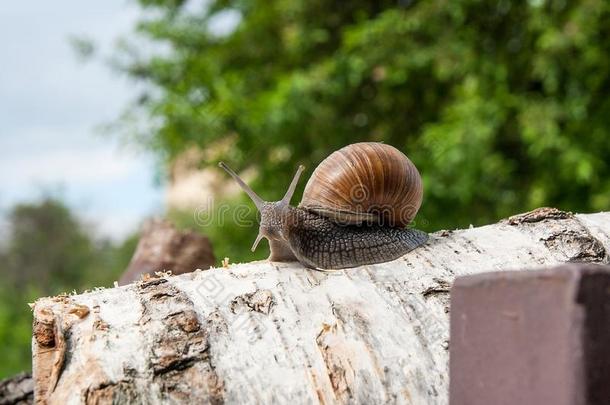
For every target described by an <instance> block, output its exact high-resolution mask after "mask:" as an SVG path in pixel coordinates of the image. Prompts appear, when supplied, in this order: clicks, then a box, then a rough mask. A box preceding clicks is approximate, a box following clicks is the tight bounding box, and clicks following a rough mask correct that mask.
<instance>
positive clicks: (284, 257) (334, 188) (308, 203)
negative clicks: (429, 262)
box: [220, 142, 428, 269]
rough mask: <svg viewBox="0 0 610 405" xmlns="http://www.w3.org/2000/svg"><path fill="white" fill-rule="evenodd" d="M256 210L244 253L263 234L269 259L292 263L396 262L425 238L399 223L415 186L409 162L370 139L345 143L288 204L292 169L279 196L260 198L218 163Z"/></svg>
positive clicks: (409, 215)
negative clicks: (256, 223)
mask: <svg viewBox="0 0 610 405" xmlns="http://www.w3.org/2000/svg"><path fill="white" fill-rule="evenodd" d="M220 166H221V167H222V168H224V169H225V170H226V171H227V172H228V173H229V174H230V175H231V176H232V177H233V178H234V179H235V180H236V181H237V183H238V184H239V185H240V186H241V188H242V189H243V190H244V191H245V192H246V193H247V194H248V195H249V196H250V198H251V199H252V200H253V201H254V203H255V204H256V207H257V209H258V210H259V212H260V214H261V222H260V228H259V234H258V236H257V238H256V240H255V242H254V245H253V246H252V250H253V251H254V250H255V249H256V246H257V245H258V243H259V242H260V240H261V239H262V238H263V237H265V238H267V239H268V240H269V246H270V250H271V254H270V256H269V260H271V261H299V262H301V263H302V264H303V265H305V266H307V267H310V268H316V269H342V268H348V267H356V266H361V265H366V264H374V263H381V262H386V261H390V260H394V259H397V258H398V257H400V256H402V255H404V254H406V253H407V252H409V251H411V250H413V249H415V248H416V247H418V246H420V245H422V244H423V243H425V242H426V241H427V239H428V235H427V234H426V233H425V232H422V231H419V230H416V229H410V228H405V226H406V225H408V224H409V223H410V222H411V221H412V219H413V218H414V217H415V214H416V213H417V210H418V209H419V207H420V205H421V201H422V195H423V187H422V183H421V177H420V175H419V173H418V171H417V169H416V168H415V165H413V163H412V162H411V161H410V160H409V159H408V158H407V157H406V156H405V155H404V154H403V153H402V152H400V151H399V150H397V149H396V148H394V147H392V146H390V145H386V144H381V143H374V142H363V143H356V144H351V145H348V146H346V147H344V148H342V149H340V150H338V151H336V152H334V153H333V154H331V155H330V156H329V157H327V158H326V159H325V160H324V161H323V162H322V163H320V165H319V166H318V167H317V168H316V169H315V170H314V172H313V174H312V176H311V178H310V179H309V181H308V182H307V185H306V186H305V190H304V192H303V199H302V201H301V203H300V204H299V205H298V206H297V207H293V206H290V199H291V197H292V195H293V193H294V190H295V188H296V185H297V183H298V180H299V177H300V175H301V173H302V172H303V170H304V167H303V166H300V167H299V169H298V170H297V173H296V174H295V176H294V178H293V180H292V182H291V184H290V187H289V188H288V191H287V192H286V194H285V196H284V198H283V199H282V200H280V201H277V202H266V201H263V200H262V199H261V198H260V197H258V195H256V193H254V191H252V190H251V189H250V187H248V185H246V184H245V183H244V182H243V181H242V180H241V178H239V176H238V175H237V174H235V173H234V172H233V171H232V170H231V169H230V168H229V167H228V166H226V165H225V164H224V163H222V162H221V163H220Z"/></svg>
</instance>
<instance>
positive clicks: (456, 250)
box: [33, 209, 610, 404]
mask: <svg viewBox="0 0 610 405" xmlns="http://www.w3.org/2000/svg"><path fill="white" fill-rule="evenodd" d="M558 212H559V211H556V210H552V209H551V210H548V211H546V212H543V211H537V212H535V213H533V214H532V213H528V214H524V215H522V216H515V217H512V218H510V219H509V220H505V221H502V222H500V223H498V224H495V225H489V226H483V227H480V228H472V229H467V230H459V231H440V232H437V233H434V234H432V235H430V240H429V241H428V242H427V243H426V244H425V245H423V246H422V247H420V248H418V249H416V250H414V251H412V252H410V253H408V254H407V255H405V256H403V257H401V258H399V259H398V260H394V261H392V262H388V263H383V264H377V265H371V266H362V267H358V268H353V269H346V270H340V271H334V272H329V273H324V272H319V271H315V270H309V269H305V268H303V267H302V266H301V265H298V264H285V263H281V264H279V263H270V262H266V261H261V262H254V263H248V264H240V265H231V266H230V267H229V268H228V269H223V268H219V269H211V270H207V271H197V272H194V273H190V274H184V275H181V276H174V277H167V278H159V279H152V280H148V281H145V282H140V283H136V284H132V285H129V286H125V287H120V288H114V289H106V290H97V291H94V292H90V293H86V294H81V295H76V296H64V297H51V298H43V299H40V300H38V301H37V302H36V305H35V308H34V316H35V325H36V324H38V325H40V326H39V327H38V328H35V330H34V337H33V354H34V361H33V364H34V378H35V381H36V395H37V396H36V399H37V401H38V402H44V401H46V402H47V403H51V404H54V403H61V404H64V403H66V404H76V403H83V402H85V403H107V402H110V401H115V402H118V403H123V402H128V403H161V402H163V403H193V402H196V403H294V404H318V403H325V404H334V403H361V404H385V403H399V404H446V403H447V402H448V397H447V395H448V383H449V381H448V347H449V346H448V345H449V316H448V313H449V290H450V286H451V284H452V282H453V279H454V278H455V277H456V276H459V275H466V274H474V273H480V272H484V271H494V270H508V269H511V270H513V269H529V268H540V267H548V266H555V265H557V264H560V263H565V262H574V261H578V262H592V263H608V261H609V260H608V251H610V250H609V249H610V213H599V214H589V215H571V214H565V215H558V214H557V213H558ZM82 306H86V307H87V308H89V309H90V311H89V312H88V313H87V314H85V311H82ZM75 307H77V308H81V310H75V309H74V308H75ZM83 314H84V315H83ZM81 315H83V316H82V317H81ZM54 324H55V327H53V326H54ZM58 324H59V326H60V327H57V325H58ZM57 331H61V332H60V333H61V336H52V335H53V333H57ZM49 335H51V336H49ZM61 342H64V343H63V344H62V343H61ZM61 351H64V352H66V351H67V353H60V352H61ZM57 359H64V360H63V361H61V362H58V361H57ZM58 364H59V366H58ZM58 367H59V371H58V372H57V371H56V372H54V371H53V370H54V368H55V369H57V368H58ZM55 375H57V376H58V378H57V381H53V378H52V376H55Z"/></svg>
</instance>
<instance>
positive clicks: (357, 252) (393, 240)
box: [285, 207, 428, 269]
mask: <svg viewBox="0 0 610 405" xmlns="http://www.w3.org/2000/svg"><path fill="white" fill-rule="evenodd" d="M289 211H290V212H289V217H290V220H289V221H287V225H288V226H287V228H286V231H287V232H286V235H285V237H286V239H287V240H288V245H289V246H290V249H291V250H292V252H293V253H294V255H295V256H296V258H297V259H298V261H299V262H301V263H302V264H303V265H305V266H307V267H310V268H315V269H343V268H348V267H356V266H363V265H367V264H375V263H383V262H387V261H390V260H394V259H397V258H399V257H401V256H403V255H404V254H406V253H408V252H409V251H411V250H413V249H415V248H416V247H418V246H421V245H422V244H424V243H425V242H426V241H427V240H428V234H427V233H425V232H422V231H419V230H417V229H408V228H394V227H388V226H381V225H338V224H336V223H335V222H333V221H329V220H328V219H327V218H324V217H322V216H320V215H317V214H315V213H313V212H308V211H306V210H303V209H300V208H293V207H290V208H289Z"/></svg>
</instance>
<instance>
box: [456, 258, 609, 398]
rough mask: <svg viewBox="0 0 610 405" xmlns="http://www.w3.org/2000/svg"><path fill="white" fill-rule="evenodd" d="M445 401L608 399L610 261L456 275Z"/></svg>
mask: <svg viewBox="0 0 610 405" xmlns="http://www.w3.org/2000/svg"><path fill="white" fill-rule="evenodd" d="M449 367H450V384H449V385H450V389H449V394H450V404H451V405H478V404H481V405H489V404H494V405H502V404H507V405H509V404H510V405H513V404H519V405H529V404H531V405H544V404H553V405H568V404H569V405H572V404H577V405H580V404H582V405H584V404H587V405H598V404H600V405H601V404H610V267H609V266H597V265H585V264H571V265H565V266H560V267H557V268H554V269H549V270H537V271H516V272H497V273H487V274H479V275H474V276H466V277H460V278H458V279H457V280H456V281H455V284H454V285H453V288H452V291H451V343H450V361H449Z"/></svg>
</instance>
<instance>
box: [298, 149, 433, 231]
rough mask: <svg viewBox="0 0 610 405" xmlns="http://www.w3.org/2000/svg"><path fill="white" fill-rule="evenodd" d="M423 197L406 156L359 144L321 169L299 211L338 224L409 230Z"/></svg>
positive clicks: (333, 156) (331, 158)
mask: <svg viewBox="0 0 610 405" xmlns="http://www.w3.org/2000/svg"><path fill="white" fill-rule="evenodd" d="M422 197H423V186H422V180H421V176H420V174H419V172H418V171H417V168H416V167H415V165H414V164H413V163H412V162H411V161H410V160H409V158H408V157H407V156H406V155H405V154H404V153H402V152H401V151H399V150H398V149H396V148H395V147H393V146H390V145H387V144H383V143H378V142H361V143H354V144H351V145H348V146H346V147H344V148H342V149H339V150H338V151H336V152H334V153H332V154H331V155H330V156H328V157H327V158H326V159H324V160H323V161H322V163H320V164H319V165H318V167H317V168H316V169H315V170H314V172H313V174H312V176H311V177H310V178H309V181H308V182H307V185H306V186H305V191H304V192H303V199H302V201H301V204H300V205H299V207H301V208H303V209H306V210H309V211H313V212H315V213H317V214H319V215H322V216H324V217H327V218H331V219H333V220H335V221H336V222H339V223H346V224H360V223H364V222H366V223H377V224H381V225H388V226H394V227H405V226H407V225H408V224H409V223H410V222H411V221H412V220H413V218H414V217H415V215H416V214H417V211H418V210H419V207H420V206H421V203H422Z"/></svg>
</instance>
